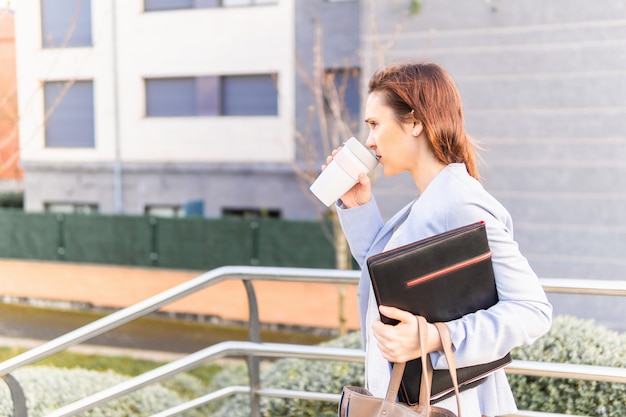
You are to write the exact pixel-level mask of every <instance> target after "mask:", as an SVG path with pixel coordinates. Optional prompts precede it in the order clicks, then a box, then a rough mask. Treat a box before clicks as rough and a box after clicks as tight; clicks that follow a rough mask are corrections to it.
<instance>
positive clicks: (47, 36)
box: [41, 0, 92, 48]
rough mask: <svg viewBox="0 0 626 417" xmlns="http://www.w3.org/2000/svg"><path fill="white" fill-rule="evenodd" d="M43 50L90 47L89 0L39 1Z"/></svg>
mask: <svg viewBox="0 0 626 417" xmlns="http://www.w3.org/2000/svg"><path fill="white" fill-rule="evenodd" d="M41 34H42V42H41V44H42V46H43V47H44V48H66V47H81V46H91V45H92V43H91V42H92V41H91V2H90V0H41Z"/></svg>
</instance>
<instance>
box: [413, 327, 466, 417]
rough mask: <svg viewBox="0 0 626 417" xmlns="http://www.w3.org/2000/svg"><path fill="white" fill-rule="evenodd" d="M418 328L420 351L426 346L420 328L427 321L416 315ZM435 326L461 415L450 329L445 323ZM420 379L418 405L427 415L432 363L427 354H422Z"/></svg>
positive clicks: (424, 336)
mask: <svg viewBox="0 0 626 417" xmlns="http://www.w3.org/2000/svg"><path fill="white" fill-rule="evenodd" d="M417 322H418V328H419V339H420V349H421V350H422V352H423V351H424V350H425V349H424V348H425V346H426V338H427V335H426V332H425V331H424V332H422V331H421V329H426V326H427V325H428V323H427V322H426V319H425V318H424V317H421V316H417ZM434 324H435V327H436V328H437V330H438V332H439V338H440V339H441V345H442V346H443V353H444V355H445V357H446V361H447V362H448V368H449V372H450V377H451V379H452V385H453V386H454V393H455V395H456V405H457V410H458V413H457V414H458V417H461V394H460V392H459V383H458V378H457V374H456V364H455V361H454V352H453V351H452V338H451V337H450V331H449V330H448V326H446V325H445V323H434ZM421 359H422V380H421V383H420V397H419V403H418V405H419V406H421V407H423V409H424V410H426V414H425V415H429V414H428V413H429V412H430V395H431V383H432V380H433V365H432V362H431V361H430V356H429V355H428V354H426V355H422V357H421Z"/></svg>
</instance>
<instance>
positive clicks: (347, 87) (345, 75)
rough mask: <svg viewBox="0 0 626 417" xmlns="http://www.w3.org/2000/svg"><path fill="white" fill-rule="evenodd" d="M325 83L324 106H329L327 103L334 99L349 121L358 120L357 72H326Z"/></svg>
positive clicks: (334, 70)
mask: <svg viewBox="0 0 626 417" xmlns="http://www.w3.org/2000/svg"><path fill="white" fill-rule="evenodd" d="M326 82H327V84H326V88H327V94H326V105H327V106H330V105H331V104H330V103H329V101H330V100H331V99H332V98H333V97H335V98H336V100H338V101H339V105H340V106H341V109H342V112H343V111H346V112H347V113H348V114H347V115H348V116H349V117H350V119H351V120H353V121H355V120H358V119H359V114H360V112H361V94H360V93H359V70H358V69H356V68H350V69H340V70H336V69H332V70H328V71H327V72H326ZM327 110H329V109H327Z"/></svg>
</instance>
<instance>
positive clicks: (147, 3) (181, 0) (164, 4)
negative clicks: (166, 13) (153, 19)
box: [143, 0, 194, 12]
mask: <svg viewBox="0 0 626 417" xmlns="http://www.w3.org/2000/svg"><path fill="white" fill-rule="evenodd" d="M193 7H194V0H144V3H143V9H144V11H146V12H149V11H154V10H176V9H192V8H193Z"/></svg>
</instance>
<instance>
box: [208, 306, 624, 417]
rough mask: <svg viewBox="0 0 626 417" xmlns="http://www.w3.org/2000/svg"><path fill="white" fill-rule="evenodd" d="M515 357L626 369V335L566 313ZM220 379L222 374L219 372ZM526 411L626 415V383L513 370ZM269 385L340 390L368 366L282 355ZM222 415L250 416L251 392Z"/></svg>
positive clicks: (238, 380) (264, 406)
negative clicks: (532, 373)
mask: <svg viewBox="0 0 626 417" xmlns="http://www.w3.org/2000/svg"><path fill="white" fill-rule="evenodd" d="M325 345H327V346H339V347H347V348H353V349H355V348H360V346H361V341H360V334H359V333H358V332H355V333H351V334H349V335H348V336H346V337H343V338H340V339H336V340H334V341H331V342H329V343H326V344H325ZM512 356H513V357H514V358H515V359H520V360H530V361H541V362H559V363H563V362H567V363H572V364H587V365H599V366H611V367H621V368H626V334H620V333H617V332H614V331H611V330H608V329H606V328H605V327H602V326H599V325H598V324H596V323H594V322H593V321H592V320H582V319H577V318H574V317H568V316H561V317H556V318H555V319H554V322H553V325H552V329H551V330H550V332H549V333H548V334H546V335H545V336H544V337H542V338H540V339H539V340H538V341H537V342H535V343H534V344H532V345H531V346H525V347H523V348H518V349H515V350H514V351H513V352H512ZM218 378H219V377H218ZM223 378H224V380H223V383H224V384H225V385H223V386H229V385H247V383H248V382H247V379H246V377H245V375H243V373H242V374H240V375H239V377H234V376H233V374H232V373H231V372H227V373H225V374H224V376H223ZM508 378H509V381H510V383H511V387H512V389H513V393H514V395H515V398H516V401H517V404H518V407H519V408H520V410H533V411H543V412H551V413H562V414H575V415H588V416H593V415H603V416H607V417H612V416H626V403H625V401H624V398H626V384H617V383H608V382H595V381H580V380H574V379H558V378H547V377H532V376H524V375H508ZM261 383H262V385H263V386H266V387H271V388H280V389H290V390H303V391H319V392H326V393H340V392H341V389H342V388H343V386H345V385H360V386H363V384H364V381H363V365H362V364H348V363H341V362H327V361H312V360H303V359H281V360H279V361H276V362H275V363H273V364H271V365H269V366H267V367H265V368H264V369H263V370H262V372H261ZM212 415H213V416H216V417H227V416H228V417H247V416H249V415H250V407H249V398H248V396H238V397H235V398H230V399H228V400H225V401H224V403H223V404H222V406H221V407H220V408H219V409H218V410H217V411H216V413H214V414H212ZM261 415H262V416H264V417H270V416H271V417H275V416H276V417H280V416H292V417H309V416H320V417H326V416H328V417H334V416H336V415H337V404H336V403H328V402H319V401H304V400H292V399H276V398H261Z"/></svg>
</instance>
